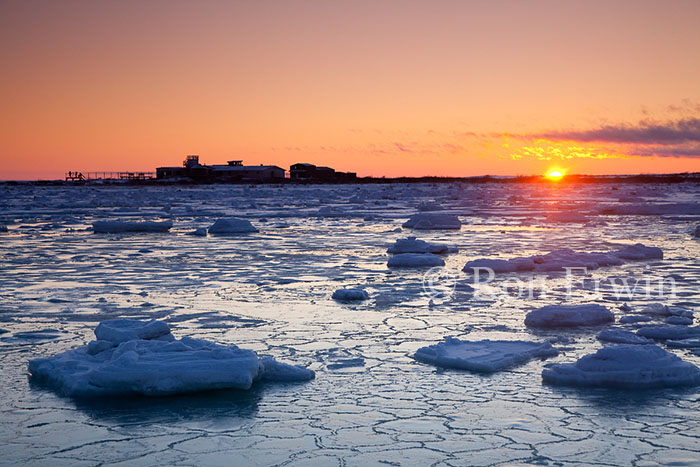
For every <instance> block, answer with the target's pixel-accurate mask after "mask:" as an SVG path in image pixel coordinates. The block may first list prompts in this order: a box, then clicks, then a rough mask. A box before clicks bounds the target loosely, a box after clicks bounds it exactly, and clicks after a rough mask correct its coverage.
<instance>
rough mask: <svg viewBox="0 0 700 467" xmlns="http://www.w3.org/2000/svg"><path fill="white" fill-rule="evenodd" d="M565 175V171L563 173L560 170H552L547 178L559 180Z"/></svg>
mask: <svg viewBox="0 0 700 467" xmlns="http://www.w3.org/2000/svg"><path fill="white" fill-rule="evenodd" d="M563 176H564V174H563V173H561V172H560V171H559V170H552V171H551V172H549V173H548V174H547V178H549V179H552V180H559V179H561V178H562V177H563Z"/></svg>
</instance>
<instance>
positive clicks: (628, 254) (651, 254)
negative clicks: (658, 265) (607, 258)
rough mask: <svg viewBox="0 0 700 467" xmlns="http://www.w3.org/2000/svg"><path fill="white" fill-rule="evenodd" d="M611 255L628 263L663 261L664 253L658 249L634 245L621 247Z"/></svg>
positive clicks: (638, 244)
mask: <svg viewBox="0 0 700 467" xmlns="http://www.w3.org/2000/svg"><path fill="white" fill-rule="evenodd" d="M613 255H615V256H617V257H618V258H622V259H626V260H629V261H643V260H646V259H663V257H664V252H663V251H662V250H661V248H658V247H654V246H644V245H642V244H641V243H635V244H634V245H626V246H623V247H622V248H620V249H619V250H617V251H614V252H613Z"/></svg>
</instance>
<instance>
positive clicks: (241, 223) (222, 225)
mask: <svg viewBox="0 0 700 467" xmlns="http://www.w3.org/2000/svg"><path fill="white" fill-rule="evenodd" d="M257 231H258V229H256V228H255V227H253V224H251V223H250V221H249V220H246V219H236V218H230V219H218V220H217V221H216V222H214V224H213V225H212V226H211V227H209V233H210V234H231V233H246V232H257Z"/></svg>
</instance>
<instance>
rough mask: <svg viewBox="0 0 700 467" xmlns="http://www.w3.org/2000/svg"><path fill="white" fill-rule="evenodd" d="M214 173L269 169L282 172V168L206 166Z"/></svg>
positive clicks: (271, 166) (268, 166)
mask: <svg viewBox="0 0 700 467" xmlns="http://www.w3.org/2000/svg"><path fill="white" fill-rule="evenodd" d="M207 167H209V168H210V169H212V170H214V171H215V172H257V171H262V170H269V169H278V170H282V171H284V169H283V168H282V167H277V166H276V165H209V166H207Z"/></svg>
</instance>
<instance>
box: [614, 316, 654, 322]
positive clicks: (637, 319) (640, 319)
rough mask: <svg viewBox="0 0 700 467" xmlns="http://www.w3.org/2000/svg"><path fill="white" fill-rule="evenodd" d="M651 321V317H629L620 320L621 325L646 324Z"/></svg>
mask: <svg viewBox="0 0 700 467" xmlns="http://www.w3.org/2000/svg"><path fill="white" fill-rule="evenodd" d="M647 321H651V316H641V315H629V316H623V317H622V318H620V323H621V324H632V323H644V322H647Z"/></svg>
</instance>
